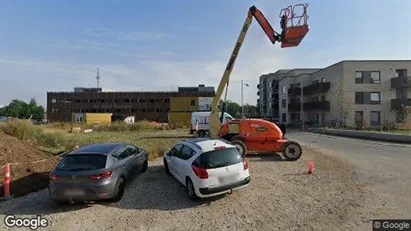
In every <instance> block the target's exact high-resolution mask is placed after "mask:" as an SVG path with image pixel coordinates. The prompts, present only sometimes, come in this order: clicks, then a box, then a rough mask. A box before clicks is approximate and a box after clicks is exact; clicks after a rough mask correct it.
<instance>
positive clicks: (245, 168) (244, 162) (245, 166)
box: [243, 160, 248, 170]
mask: <svg viewBox="0 0 411 231" xmlns="http://www.w3.org/2000/svg"><path fill="white" fill-rule="evenodd" d="M243 166H244V170H247V169H248V162H247V160H243Z"/></svg>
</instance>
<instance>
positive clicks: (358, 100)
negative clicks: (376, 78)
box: [355, 92, 364, 104]
mask: <svg viewBox="0 0 411 231" xmlns="http://www.w3.org/2000/svg"><path fill="white" fill-rule="evenodd" d="M363 103H364V93H363V92H355V104H363Z"/></svg>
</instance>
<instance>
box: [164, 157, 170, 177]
mask: <svg viewBox="0 0 411 231" xmlns="http://www.w3.org/2000/svg"><path fill="white" fill-rule="evenodd" d="M163 165H164V170H165V171H166V174H167V175H170V169H168V164H167V160H166V158H163Z"/></svg>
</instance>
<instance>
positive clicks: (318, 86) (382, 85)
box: [257, 60, 411, 127]
mask: <svg viewBox="0 0 411 231" xmlns="http://www.w3.org/2000/svg"><path fill="white" fill-rule="evenodd" d="M310 72H311V73H310ZM276 73H277V74H276ZM278 73H281V74H278ZM410 73H411V60H358V61H341V62H338V63H335V64H333V65H331V66H328V67H326V68H322V69H292V70H280V71H277V72H275V73H273V74H269V75H263V76H261V77H260V84H259V86H258V87H259V91H258V93H257V94H259V96H260V97H259V100H258V105H259V109H260V113H261V116H267V115H269V114H270V110H269V108H270V104H269V102H270V101H271V102H273V101H277V103H272V104H271V107H272V108H273V107H274V106H273V105H277V104H278V106H279V107H278V114H273V112H274V111H275V110H276V108H275V107H274V108H273V109H271V112H272V115H273V116H278V118H280V120H281V121H282V122H285V123H287V124H301V122H302V121H304V122H305V123H311V124H321V125H327V124H330V125H331V124H337V123H338V124H341V125H346V126H350V127H355V126H358V124H359V123H361V124H362V125H361V126H365V127H369V126H380V125H384V124H387V123H390V124H392V123H402V122H403V121H404V120H406V117H407V113H406V112H407V111H409V110H410V109H409V108H411V77H410ZM266 76H271V79H269V77H266ZM268 79H269V80H270V81H277V82H278V84H276V86H275V87H278V90H276V91H278V92H279V93H278V96H275V97H276V98H274V95H268V94H266V93H265V92H269V91H270V90H269V85H267V84H266V82H267V81H268ZM264 80H265V81H264ZM271 86H272V84H271ZM262 93H264V94H265V95H266V96H265V95H264V94H262ZM270 96H271V97H270ZM277 98H278V100H277ZM408 116H410V115H408Z"/></svg>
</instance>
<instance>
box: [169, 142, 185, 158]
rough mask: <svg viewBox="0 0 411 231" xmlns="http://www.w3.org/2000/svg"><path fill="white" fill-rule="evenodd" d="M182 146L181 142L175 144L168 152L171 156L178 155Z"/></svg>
mask: <svg viewBox="0 0 411 231" xmlns="http://www.w3.org/2000/svg"><path fill="white" fill-rule="evenodd" d="M182 147H183V145H182V144H177V145H176V146H174V148H172V149H171V150H170V154H171V155H172V156H176V157H179V156H180V151H181V148H182Z"/></svg>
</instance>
